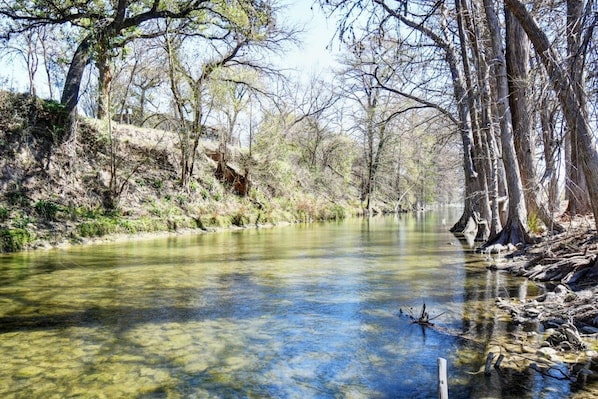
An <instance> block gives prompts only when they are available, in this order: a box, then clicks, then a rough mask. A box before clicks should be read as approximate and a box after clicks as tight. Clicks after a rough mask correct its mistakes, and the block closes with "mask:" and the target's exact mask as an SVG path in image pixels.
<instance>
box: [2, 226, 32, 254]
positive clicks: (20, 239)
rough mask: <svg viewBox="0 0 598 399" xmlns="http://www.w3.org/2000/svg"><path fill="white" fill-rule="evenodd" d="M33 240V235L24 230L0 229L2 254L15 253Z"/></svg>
mask: <svg viewBox="0 0 598 399" xmlns="http://www.w3.org/2000/svg"><path fill="white" fill-rule="evenodd" d="M32 240H33V235H32V234H31V233H30V232H29V231H28V230H25V229H0V248H1V249H2V252H17V251H21V250H23V249H24V248H25V246H26V245H27V244H29V243H30V242H31V241H32Z"/></svg>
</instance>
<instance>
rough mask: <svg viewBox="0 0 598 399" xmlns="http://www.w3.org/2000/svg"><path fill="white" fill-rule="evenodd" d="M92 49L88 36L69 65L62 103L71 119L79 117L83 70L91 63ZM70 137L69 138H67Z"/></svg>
mask: <svg viewBox="0 0 598 399" xmlns="http://www.w3.org/2000/svg"><path fill="white" fill-rule="evenodd" d="M90 51H91V38H90V37H89V36H88V37H86V38H85V39H83V41H82V42H81V43H80V44H79V46H78V47H77V50H75V54H74V55H73V59H72V61H71V64H70V66H69V70H68V72H67V74H66V79H65V81H64V88H63V90H62V97H61V99H60V102H61V104H62V105H63V106H64V109H65V111H66V112H67V114H68V115H69V116H70V119H71V121H74V120H75V119H76V117H77V104H78V102H79V89H80V87H81V81H82V79H83V72H85V68H86V67H87V65H88V64H89V61H90ZM65 139H68V138H65Z"/></svg>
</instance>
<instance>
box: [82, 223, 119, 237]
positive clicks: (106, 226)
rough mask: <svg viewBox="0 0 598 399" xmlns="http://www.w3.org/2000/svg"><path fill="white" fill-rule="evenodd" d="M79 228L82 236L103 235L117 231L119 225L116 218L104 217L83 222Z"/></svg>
mask: <svg viewBox="0 0 598 399" xmlns="http://www.w3.org/2000/svg"><path fill="white" fill-rule="evenodd" d="M77 230H78V231H79V235H81V237H102V236H105V235H107V234H113V233H116V232H117V230H118V226H117V223H116V221H115V220H112V219H106V218H103V219H98V220H93V221H90V222H84V223H81V224H80V225H78V226H77Z"/></svg>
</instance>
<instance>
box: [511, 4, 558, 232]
mask: <svg viewBox="0 0 598 399" xmlns="http://www.w3.org/2000/svg"><path fill="white" fill-rule="evenodd" d="M505 21H506V32H507V37H506V44H507V48H506V61H507V73H508V77H509V79H508V82H509V106H510V109H511V117H512V121H513V136H514V139H515V150H516V153H517V158H518V160H519V162H520V163H519V171H520V173H521V182H522V184H523V188H524V192H523V193H524V197H525V205H526V207H527V211H528V213H529V214H530V215H532V214H534V215H536V216H537V217H538V218H539V219H540V220H541V221H542V223H544V225H545V226H546V227H547V228H548V229H551V230H554V231H557V232H562V231H564V230H565V229H564V227H563V226H562V225H561V224H559V223H558V222H556V221H555V220H554V217H553V214H552V212H551V211H550V210H549V208H548V206H547V201H548V196H547V195H546V194H545V193H544V192H543V191H542V190H541V188H540V184H539V180H538V176H537V174H536V159H535V155H534V152H535V142H534V136H533V135H532V132H533V128H532V123H531V118H530V106H529V100H528V99H529V98H530V91H529V86H530V84H529V78H530V77H529V59H530V42H529V40H528V38H527V36H526V35H525V31H524V30H523V28H522V27H521V24H520V23H519V21H517V19H516V18H514V17H513V15H512V14H511V12H510V11H509V9H508V8H506V7H505Z"/></svg>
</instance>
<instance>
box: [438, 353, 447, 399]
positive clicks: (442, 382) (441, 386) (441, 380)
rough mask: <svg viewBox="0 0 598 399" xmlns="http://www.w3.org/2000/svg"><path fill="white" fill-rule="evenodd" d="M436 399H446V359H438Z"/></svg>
mask: <svg viewBox="0 0 598 399" xmlns="http://www.w3.org/2000/svg"><path fill="white" fill-rule="evenodd" d="M438 399H448V377H447V370H446V359H444V358H442V357H439V358H438Z"/></svg>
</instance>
